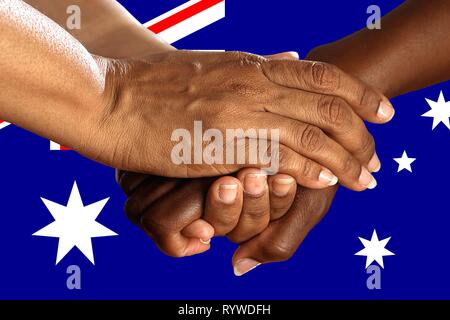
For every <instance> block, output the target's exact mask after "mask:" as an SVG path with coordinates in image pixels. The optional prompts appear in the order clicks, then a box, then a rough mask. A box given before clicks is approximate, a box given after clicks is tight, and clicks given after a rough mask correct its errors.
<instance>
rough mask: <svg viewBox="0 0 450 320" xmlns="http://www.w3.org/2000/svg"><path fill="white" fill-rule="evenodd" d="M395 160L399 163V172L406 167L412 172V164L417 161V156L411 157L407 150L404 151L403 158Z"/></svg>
mask: <svg viewBox="0 0 450 320" xmlns="http://www.w3.org/2000/svg"><path fill="white" fill-rule="evenodd" d="M394 161H395V162H397V163H398V170H397V172H400V171H402V170H404V169H406V170H408V171H409V172H412V168H411V164H412V163H413V162H414V161H416V158H409V157H408V155H407V154H406V151H403V154H402V157H401V158H394Z"/></svg>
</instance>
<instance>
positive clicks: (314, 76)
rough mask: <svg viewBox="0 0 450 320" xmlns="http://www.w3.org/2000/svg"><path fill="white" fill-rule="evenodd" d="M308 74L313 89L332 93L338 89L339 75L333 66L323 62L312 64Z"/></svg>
mask: <svg viewBox="0 0 450 320" xmlns="http://www.w3.org/2000/svg"><path fill="white" fill-rule="evenodd" d="M310 72H311V74H310V75H311V81H312V85H313V87H314V88H316V89H321V90H327V91H328V90H329V91H334V90H336V89H337V88H338V87H339V82H340V73H339V71H338V69H337V68H336V67H335V66H333V65H331V64H328V63H323V62H313V63H312V64H311V68H310Z"/></svg>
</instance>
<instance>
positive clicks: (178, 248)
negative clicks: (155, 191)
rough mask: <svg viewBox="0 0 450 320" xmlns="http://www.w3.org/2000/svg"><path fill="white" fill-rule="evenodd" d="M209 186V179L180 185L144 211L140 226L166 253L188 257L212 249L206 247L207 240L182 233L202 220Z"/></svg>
mask: <svg viewBox="0 0 450 320" xmlns="http://www.w3.org/2000/svg"><path fill="white" fill-rule="evenodd" d="M209 184H210V181H209V180H208V179H196V180H192V181H190V182H189V183H184V184H181V185H178V186H177V187H176V188H175V189H174V190H172V191H171V192H170V193H169V194H166V195H164V196H162V197H161V198H159V199H158V201H156V202H154V203H152V204H151V205H150V206H149V207H148V208H147V209H145V211H144V213H143V215H142V217H141V227H142V228H143V229H144V230H145V231H146V232H147V234H148V235H149V236H150V237H151V238H152V239H153V240H154V241H155V243H156V244H157V246H158V247H159V248H160V250H161V251H162V252H164V253H165V254H167V255H169V256H173V257H185V256H190V255H193V254H198V253H201V252H204V251H206V250H208V249H209V248H210V245H209V244H205V240H208V239H199V238H192V237H188V236H186V235H184V234H183V233H182V231H183V229H185V228H186V227H187V226H189V225H191V224H192V223H194V222H195V221H197V220H199V219H200V218H201V215H202V213H203V210H204V206H203V201H204V195H205V194H206V191H207V190H208V186H209ZM181 204H183V205H181ZM185 204H186V205H185ZM188 232H189V229H188ZM206 243H207V241H206Z"/></svg>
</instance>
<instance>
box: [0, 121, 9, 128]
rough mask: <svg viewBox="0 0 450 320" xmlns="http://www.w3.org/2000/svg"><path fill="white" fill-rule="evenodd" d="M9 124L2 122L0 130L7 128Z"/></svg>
mask: <svg viewBox="0 0 450 320" xmlns="http://www.w3.org/2000/svg"><path fill="white" fill-rule="evenodd" d="M10 124H11V123H8V122H2V123H0V129H3V128H6V127H7V126H9V125H10Z"/></svg>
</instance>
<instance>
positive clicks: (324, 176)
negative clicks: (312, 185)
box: [319, 170, 338, 186]
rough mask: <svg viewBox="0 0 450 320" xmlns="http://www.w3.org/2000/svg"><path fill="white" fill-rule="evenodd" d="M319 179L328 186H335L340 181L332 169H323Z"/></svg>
mask: <svg viewBox="0 0 450 320" xmlns="http://www.w3.org/2000/svg"><path fill="white" fill-rule="evenodd" d="M319 181H320V182H322V183H324V184H326V185H328V186H334V185H335V184H336V183H337V182H338V178H337V177H336V176H335V175H334V174H332V173H331V171H329V170H322V171H321V172H320V174H319Z"/></svg>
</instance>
